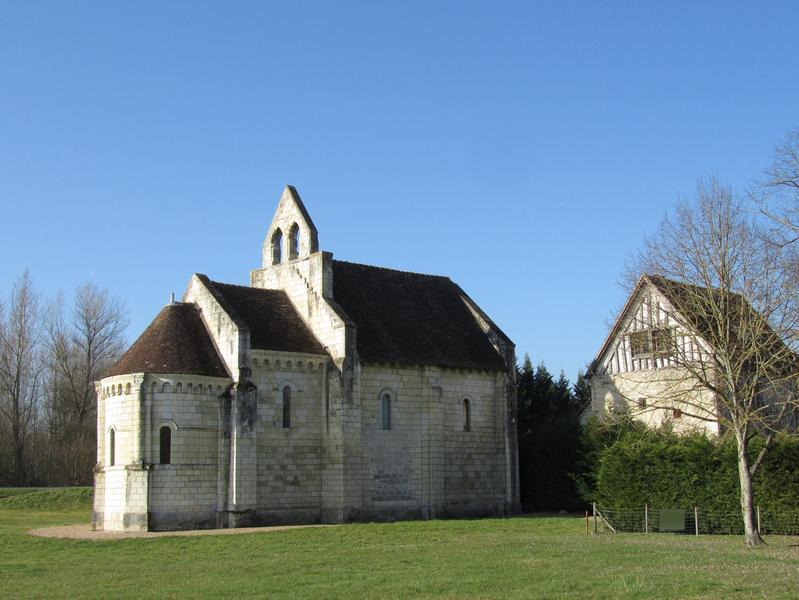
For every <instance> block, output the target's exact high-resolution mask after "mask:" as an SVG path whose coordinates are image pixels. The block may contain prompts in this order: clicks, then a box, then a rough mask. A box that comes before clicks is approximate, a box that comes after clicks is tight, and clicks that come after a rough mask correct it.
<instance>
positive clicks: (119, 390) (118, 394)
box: [117, 383, 122, 396]
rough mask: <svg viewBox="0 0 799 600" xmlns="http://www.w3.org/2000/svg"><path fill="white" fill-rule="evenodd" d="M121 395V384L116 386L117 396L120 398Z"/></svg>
mask: <svg viewBox="0 0 799 600" xmlns="http://www.w3.org/2000/svg"><path fill="white" fill-rule="evenodd" d="M121 395H122V384H121V383H120V384H119V385H118V386H117V396H121Z"/></svg>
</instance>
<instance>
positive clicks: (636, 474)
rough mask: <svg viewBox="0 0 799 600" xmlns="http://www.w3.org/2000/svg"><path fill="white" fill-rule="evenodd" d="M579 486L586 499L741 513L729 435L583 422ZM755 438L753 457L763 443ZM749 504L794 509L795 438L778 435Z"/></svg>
mask: <svg viewBox="0 0 799 600" xmlns="http://www.w3.org/2000/svg"><path fill="white" fill-rule="evenodd" d="M582 442H583V448H584V451H585V454H584V456H585V461H586V462H585V464H584V465H583V475H582V476H581V477H579V478H578V479H579V484H580V489H581V493H582V496H583V498H584V499H585V500H586V501H589V502H590V501H593V500H596V501H597V502H599V503H600V504H602V505H604V506H609V507H619V508H633V507H639V506H643V505H644V504H648V505H649V506H650V507H654V508H669V507H691V506H699V507H701V508H702V509H703V510H706V511H718V512H735V511H739V510H740V493H739V490H740V487H739V482H738V463H737V450H736V444H735V440H733V439H729V438H723V439H720V440H719V439H709V438H708V437H706V436H704V435H701V434H694V435H677V434H675V433H673V432H672V431H669V430H668V429H664V430H650V429H646V428H644V427H642V426H639V425H636V424H634V423H631V422H621V423H616V424H614V425H611V426H607V425H601V424H599V423H590V424H588V425H587V426H586V427H585V429H584V432H583V440H582ZM762 444H763V442H762V440H760V439H755V440H753V444H752V449H751V452H752V456H753V457H754V456H756V455H757V453H758V451H759V450H760V448H762ZM753 483H754V488H755V503H756V504H757V505H759V506H760V507H761V509H763V510H767V511H772V512H796V511H797V510H799V439H797V438H789V437H778V438H777V439H776V441H775V443H774V445H773V446H772V448H770V450H769V452H768V454H767V455H766V458H765V459H764V461H763V464H762V465H761V466H760V469H759V470H758V473H757V474H756V476H755V479H754V482H753Z"/></svg>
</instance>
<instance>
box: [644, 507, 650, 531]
mask: <svg viewBox="0 0 799 600" xmlns="http://www.w3.org/2000/svg"><path fill="white" fill-rule="evenodd" d="M644 533H649V505H648V504H644Z"/></svg>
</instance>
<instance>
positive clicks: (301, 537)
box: [0, 489, 799, 599]
mask: <svg viewBox="0 0 799 600" xmlns="http://www.w3.org/2000/svg"><path fill="white" fill-rule="evenodd" d="M2 492H3V490H0V596H1V597H3V598H52V597H58V598H62V597H64V598H67V597H68V598H96V597H102V598H114V599H118V598H156V597H157V598H199V597H216V598H220V597H222V598H241V597H298V598H329V597H339V598H364V597H366V598H381V599H382V598H418V597H438V598H531V597H542V598H553V597H563V596H576V597H596V598H652V597H660V598H700V597H702V598H704V597H711V598H730V597H755V596H756V597H769V598H797V597H799V538H786V537H776V536H772V537H769V538H768V540H767V541H768V545H767V546H766V547H765V548H762V549H756V550H746V549H745V548H744V547H743V542H742V539H741V538H739V537H725V536H703V537H700V538H698V539H697V538H694V537H692V536H676V535H667V534H655V535H648V536H644V535H641V534H619V535H613V534H601V535H597V536H590V535H586V534H585V532H584V531H585V529H584V524H583V521H582V520H581V519H574V518H558V517H547V518H520V519H484V520H475V521H424V522H422V521H419V522H406V523H394V524H365V525H343V526H340V527H329V528H309V529H296V530H290V531H275V532H269V533H254V534H243V535H236V536H218V537H216V536H207V537H205V536H204V537H162V538H153V539H127V540H115V541H76V540H57V539H45V538H36V537H32V536H29V535H27V534H26V533H25V531H26V530H28V529H31V528H35V527H46V526H48V525H64V524H70V523H78V522H86V521H87V520H88V497H89V496H88V492H87V491H86V490H80V489H78V490H45V491H42V492H37V493H38V494H45V495H47V494H49V500H45V499H42V498H38V499H37V498H36V497H35V495H36V494H34V493H31V495H30V496H29V497H28V499H27V501H25V502H23V501H22V497H23V494H20V493H17V494H13V495H11V494H5V497H4V496H3V494H2ZM13 498H18V501H17V502H16V503H11V501H12V499H13ZM48 502H49V503H50V504H49V505H47V503H48ZM9 503H11V505H9Z"/></svg>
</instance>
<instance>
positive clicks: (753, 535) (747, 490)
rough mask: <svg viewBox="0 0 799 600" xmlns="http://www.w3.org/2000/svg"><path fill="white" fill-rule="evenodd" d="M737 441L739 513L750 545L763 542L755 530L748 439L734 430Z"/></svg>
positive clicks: (755, 520)
mask: <svg viewBox="0 0 799 600" xmlns="http://www.w3.org/2000/svg"><path fill="white" fill-rule="evenodd" d="M735 439H736V441H737V442H738V480H739V482H740V484H741V513H742V516H743V520H744V535H745V536H746V545H747V546H749V547H750V548H751V547H754V546H759V545H761V544H764V543H765V542H764V541H763V538H762V537H760V532H759V531H758V530H757V525H756V523H757V519H756V517H755V501H754V491H753V489H752V474H751V472H750V471H749V440H747V439H746V434H745V433H738V432H736V435H735Z"/></svg>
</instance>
